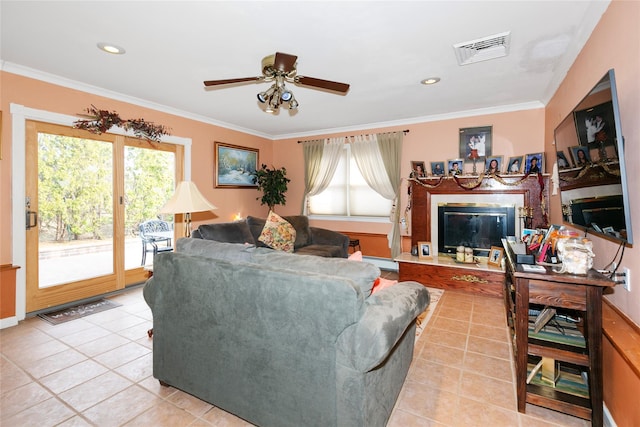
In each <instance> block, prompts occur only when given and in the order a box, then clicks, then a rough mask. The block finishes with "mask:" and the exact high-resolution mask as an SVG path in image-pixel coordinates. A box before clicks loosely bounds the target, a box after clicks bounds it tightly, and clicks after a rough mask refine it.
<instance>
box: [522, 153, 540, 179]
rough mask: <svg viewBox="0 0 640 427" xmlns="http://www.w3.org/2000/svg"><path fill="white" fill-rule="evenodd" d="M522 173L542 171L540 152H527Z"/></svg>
mask: <svg viewBox="0 0 640 427" xmlns="http://www.w3.org/2000/svg"><path fill="white" fill-rule="evenodd" d="M524 173H526V174H528V173H544V156H543V155H542V153H532V154H527V155H526V156H525V157H524Z"/></svg>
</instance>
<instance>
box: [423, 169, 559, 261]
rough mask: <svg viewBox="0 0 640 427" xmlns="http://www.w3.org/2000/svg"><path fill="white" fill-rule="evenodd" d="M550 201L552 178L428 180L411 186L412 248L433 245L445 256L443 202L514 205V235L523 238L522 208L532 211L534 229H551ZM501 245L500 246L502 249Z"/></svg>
mask: <svg viewBox="0 0 640 427" xmlns="http://www.w3.org/2000/svg"><path fill="white" fill-rule="evenodd" d="M547 200H549V178H548V176H546V175H545V176H540V177H538V176H535V175H531V176H527V177H526V178H525V177H523V176H521V175H520V176H505V177H500V178H499V179H497V178H492V177H485V178H484V179H483V181H482V183H481V185H478V181H477V178H457V179H453V178H444V179H441V180H440V179H436V178H433V179H426V180H423V181H420V182H413V183H412V185H411V245H417V244H418V242H421V241H426V242H431V244H432V248H431V249H432V252H434V253H442V250H440V248H439V244H438V242H439V234H440V233H439V232H438V205H440V204H443V203H459V204H470V203H473V204H480V205H488V204H498V205H501V206H514V207H515V212H516V217H515V230H514V232H513V234H514V235H516V236H518V235H520V233H521V231H522V226H523V224H522V220H521V219H520V218H519V213H520V212H521V210H520V208H529V209H531V210H532V217H531V218H530V219H531V221H530V222H531V224H530V228H546V227H548V223H547V216H546V202H547ZM500 245H501V244H499V245H498V246H500Z"/></svg>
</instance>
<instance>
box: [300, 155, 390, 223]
mask: <svg viewBox="0 0 640 427" xmlns="http://www.w3.org/2000/svg"><path fill="white" fill-rule="evenodd" d="M383 173H384V172H383ZM392 203H393V202H392V201H391V200H387V199H385V198H384V197H382V196H381V195H380V194H378V193H377V192H376V191H375V190H373V189H372V188H371V187H369V185H368V184H367V182H366V181H365V180H364V178H363V177H362V174H361V173H360V170H359V169H358V165H357V164H356V161H355V159H354V158H353V157H352V156H351V147H350V146H349V144H345V146H344V151H343V153H342V155H341V156H340V161H339V163H338V167H337V168H336V172H335V174H334V175H333V178H332V179H331V183H330V184H329V186H328V187H327V188H326V189H325V190H324V191H323V192H322V193H320V194H318V195H315V196H312V197H310V198H309V214H310V215H339V216H347V217H388V216H389V213H390V212H391V206H392Z"/></svg>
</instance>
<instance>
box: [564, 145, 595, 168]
mask: <svg viewBox="0 0 640 427" xmlns="http://www.w3.org/2000/svg"><path fill="white" fill-rule="evenodd" d="M569 150H570V151H571V158H572V159H573V164H574V165H575V166H576V167H577V168H581V167H584V166H586V165H588V164H589V163H591V156H590V155H589V148H588V147H584V146H582V145H574V146H573V147H569Z"/></svg>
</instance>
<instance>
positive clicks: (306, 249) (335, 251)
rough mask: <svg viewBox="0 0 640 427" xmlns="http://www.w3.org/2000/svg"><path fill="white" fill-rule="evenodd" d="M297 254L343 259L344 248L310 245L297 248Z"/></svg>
mask: <svg viewBox="0 0 640 427" xmlns="http://www.w3.org/2000/svg"><path fill="white" fill-rule="evenodd" d="M296 254H299V255H316V256H321V257H325V258H342V248H341V247H340V246H335V245H308V246H302V247H300V248H297V249H296ZM343 259H344V258H343Z"/></svg>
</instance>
